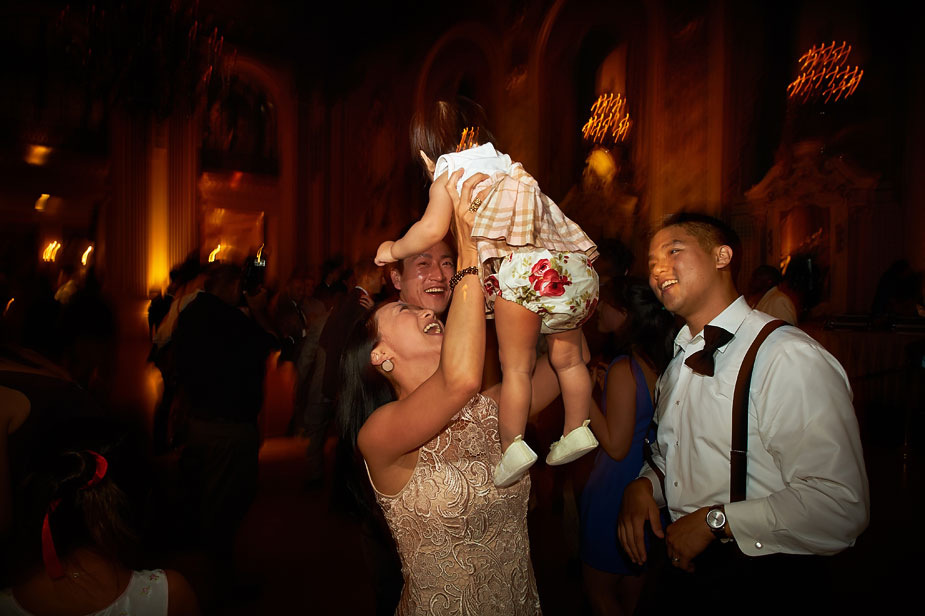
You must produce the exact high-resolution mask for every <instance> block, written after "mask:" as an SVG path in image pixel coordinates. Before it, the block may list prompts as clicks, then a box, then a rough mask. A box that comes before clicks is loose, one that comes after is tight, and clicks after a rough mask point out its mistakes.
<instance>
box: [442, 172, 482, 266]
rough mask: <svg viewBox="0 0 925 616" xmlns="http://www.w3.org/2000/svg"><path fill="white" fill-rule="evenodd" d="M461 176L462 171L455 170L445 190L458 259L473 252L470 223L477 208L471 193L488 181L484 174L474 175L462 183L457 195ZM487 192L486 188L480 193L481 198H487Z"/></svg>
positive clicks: (473, 243) (473, 244)
mask: <svg viewBox="0 0 925 616" xmlns="http://www.w3.org/2000/svg"><path fill="white" fill-rule="evenodd" d="M462 174H463V169H457V170H456V171H455V172H454V173H453V175H451V176H450V178H449V180H447V183H446V190H447V192H448V193H449V194H450V199H452V200H453V219H454V222H455V225H456V251H457V254H459V255H460V257H462V255H463V253H464V252H465V251H474V250H475V242H474V241H473V240H472V223H473V222H474V221H475V210H476V209H478V207H477V206H475V203H474V202H475V200H476V197H474V196H473V195H472V191H473V190H474V189H475V187H476V186H478V184H479V183H480V182H482V181H484V180H487V179H488V176H487V175H485V174H484V173H476V174H475V175H473V176H472V177H471V178H468V179H467V180H466V181H465V182H463V185H462V191H461V192H460V193H457V192H456V184H457V182H459V178H460V177H462ZM488 192H489V189H487V188H486V189H485V190H483V191H482V193H483V195H482V196H487V195H488ZM479 203H480V204H481V201H479ZM473 208H474V209H473Z"/></svg>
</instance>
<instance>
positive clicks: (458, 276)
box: [450, 265, 479, 291]
mask: <svg viewBox="0 0 925 616" xmlns="http://www.w3.org/2000/svg"><path fill="white" fill-rule="evenodd" d="M478 273H479V268H478V266H476V265H471V266H469V267H464V268H463V269H461V270H459V271H458V272H456V273H455V274H453V277H452V278H450V291H452V290H454V289H455V288H456V285H457V284H459V281H460V280H462V279H463V276H468V275H469V274H475V275H478Z"/></svg>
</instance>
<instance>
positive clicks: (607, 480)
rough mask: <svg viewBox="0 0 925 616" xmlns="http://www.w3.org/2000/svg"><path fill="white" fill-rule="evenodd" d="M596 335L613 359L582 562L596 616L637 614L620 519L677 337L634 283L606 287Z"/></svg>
mask: <svg viewBox="0 0 925 616" xmlns="http://www.w3.org/2000/svg"><path fill="white" fill-rule="evenodd" d="M598 329H599V330H600V331H601V332H602V333H607V334H609V338H610V340H609V341H608V345H607V346H608V347H609V349H610V354H609V358H612V359H611V361H610V362H609V365H606V367H603V366H602V367H601V369H600V370H599V371H598V377H599V378H598V379H596V380H597V382H598V383H599V384H600V385H601V391H602V396H601V404H600V411H598V410H597V408H593V409H592V412H591V429H592V430H593V431H594V435H595V436H596V437H597V439H598V441H599V442H600V449H599V450H598V452H597V457H596V459H595V461H594V468H593V470H592V471H591V475H590V477H589V478H588V483H587V484H586V486H585V489H584V491H583V492H582V495H581V552H580V556H581V561H582V571H583V577H584V582H585V588H586V591H587V594H588V598H589V600H590V603H591V608H592V611H593V613H594V614H595V615H596V616H597V615H602V614H608V615H609V614H632V613H633V610H634V609H635V605H636V600H637V598H638V596H639V591H640V590H641V587H642V576H641V575H640V574H641V570H640V569H639V568H638V567H635V566H634V565H633V564H632V563H631V562H630V561H629V559H628V558H627V557H626V555H625V553H624V552H623V549H622V548H621V547H620V542H619V540H618V539H617V530H616V529H617V515H618V513H619V512H620V503H621V501H622V499H623V490H624V488H626V485H627V484H628V483H629V482H630V481H632V480H633V479H635V478H636V477H637V476H638V474H639V469H640V468H641V467H642V462H643V453H642V446H643V441H644V439H645V437H646V434H647V432H648V430H649V425H650V423H651V421H652V413H653V408H654V407H653V403H652V392H653V390H654V387H655V380H656V378H657V377H658V374H660V373H661V371H662V370H663V369H664V368H665V366H667V365H668V362H669V360H670V359H671V356H672V352H673V350H674V349H673V346H674V336H675V333H676V331H677V329H676V327H675V320H674V317H673V316H672V315H671V313H670V312H668V311H667V310H665V309H664V308H663V307H662V304H661V303H660V302H659V301H658V300H657V299H656V298H655V295H654V294H653V293H652V290H651V289H650V288H649V286H648V284H646V283H645V282H643V281H641V280H634V279H626V280H624V281H619V282H615V283H613V284H611V285H605V286H602V287H601V301H600V304H599V307H598ZM605 352H606V351H605Z"/></svg>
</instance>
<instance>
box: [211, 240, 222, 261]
mask: <svg viewBox="0 0 925 616" xmlns="http://www.w3.org/2000/svg"><path fill="white" fill-rule="evenodd" d="M221 251H222V245H221V244H219V245H218V246H216V247H215V250H213V251H212V252H210V253H209V263H213V262H215V259H217V258H218V253H220V252H221Z"/></svg>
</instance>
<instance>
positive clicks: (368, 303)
mask: <svg viewBox="0 0 925 616" xmlns="http://www.w3.org/2000/svg"><path fill="white" fill-rule="evenodd" d="M357 301H358V302H359V303H360V305H361V306H363V307H364V308H366V309H367V310H369V309H370V308H372V307H373V298H371V297H370V296H369V295H361V296H360V299H359V300H357Z"/></svg>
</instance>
